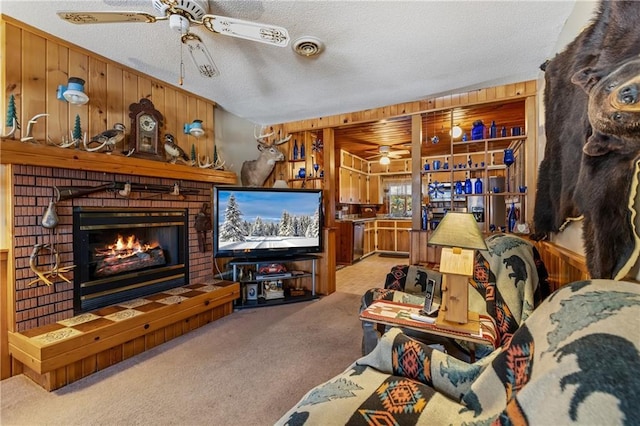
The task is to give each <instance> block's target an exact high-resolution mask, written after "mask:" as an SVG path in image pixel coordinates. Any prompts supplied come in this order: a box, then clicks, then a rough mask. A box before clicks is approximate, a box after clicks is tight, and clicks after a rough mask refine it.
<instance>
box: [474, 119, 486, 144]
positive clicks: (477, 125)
mask: <svg viewBox="0 0 640 426" xmlns="http://www.w3.org/2000/svg"><path fill="white" fill-rule="evenodd" d="M478 139H484V124H483V123H482V120H476V121H474V122H473V128H472V129H471V140H472V141H475V140H478Z"/></svg>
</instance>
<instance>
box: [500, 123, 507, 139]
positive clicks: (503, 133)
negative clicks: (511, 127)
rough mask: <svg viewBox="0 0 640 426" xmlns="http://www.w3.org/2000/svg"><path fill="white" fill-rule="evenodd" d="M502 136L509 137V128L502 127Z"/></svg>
mask: <svg viewBox="0 0 640 426" xmlns="http://www.w3.org/2000/svg"><path fill="white" fill-rule="evenodd" d="M500 136H502V137H503V138H506V137H507V128H506V127H504V126H502V130H500Z"/></svg>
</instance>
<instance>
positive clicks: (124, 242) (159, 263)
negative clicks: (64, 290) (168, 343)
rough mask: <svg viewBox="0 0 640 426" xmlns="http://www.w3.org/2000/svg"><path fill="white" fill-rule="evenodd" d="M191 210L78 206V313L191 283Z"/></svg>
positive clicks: (75, 230) (75, 220)
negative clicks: (188, 237) (188, 234)
mask: <svg viewBox="0 0 640 426" xmlns="http://www.w3.org/2000/svg"><path fill="white" fill-rule="evenodd" d="M188 226H189V215H188V210H187V209H167V208H161V209H155V208H154V209H151V208H134V209H130V208H128V209H124V208H104V207H94V208H90V207H74V209H73V263H74V264H75V265H76V267H75V269H74V280H73V284H74V288H73V295H74V303H73V307H74V311H75V312H76V313H82V312H87V311H90V310H95V309H98V308H101V307H104V306H108V305H112V304H114V303H117V302H123V301H127V300H132V299H134V298H138V297H143V296H147V295H150V294H153V293H157V292H160V291H163V290H167V289H171V288H175V287H180V286H184V285H187V284H189V248H188V244H187V243H188V241H187V230H188Z"/></svg>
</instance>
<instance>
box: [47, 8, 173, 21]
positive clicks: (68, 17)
mask: <svg viewBox="0 0 640 426" xmlns="http://www.w3.org/2000/svg"><path fill="white" fill-rule="evenodd" d="M57 14H58V16H59V17H60V18H61V19H64V20H65V21H67V22H71V23H72V24H113V23H118V22H145V23H153V22H156V21H162V20H165V19H167V17H166V16H153V15H150V14H148V13H146V12H65V11H62V12H57Z"/></svg>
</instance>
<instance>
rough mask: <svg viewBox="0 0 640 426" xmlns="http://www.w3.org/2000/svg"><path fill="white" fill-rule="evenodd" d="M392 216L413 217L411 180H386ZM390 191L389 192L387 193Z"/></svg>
mask: <svg viewBox="0 0 640 426" xmlns="http://www.w3.org/2000/svg"><path fill="white" fill-rule="evenodd" d="M383 188H384V189H385V196H386V197H387V198H388V200H385V201H386V202H387V203H388V211H389V214H390V215H391V216H396V217H397V216H400V217H407V216H411V179H385V181H384V183H383ZM387 189H388V191H387Z"/></svg>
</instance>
